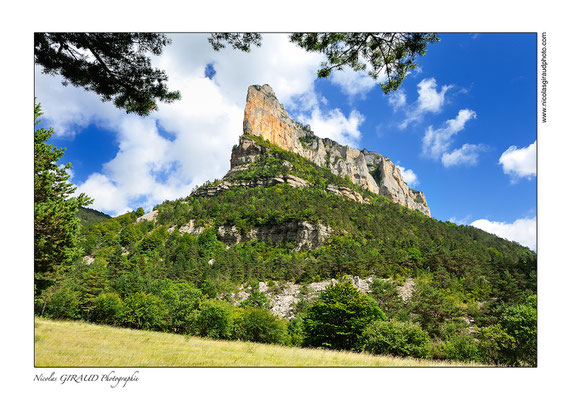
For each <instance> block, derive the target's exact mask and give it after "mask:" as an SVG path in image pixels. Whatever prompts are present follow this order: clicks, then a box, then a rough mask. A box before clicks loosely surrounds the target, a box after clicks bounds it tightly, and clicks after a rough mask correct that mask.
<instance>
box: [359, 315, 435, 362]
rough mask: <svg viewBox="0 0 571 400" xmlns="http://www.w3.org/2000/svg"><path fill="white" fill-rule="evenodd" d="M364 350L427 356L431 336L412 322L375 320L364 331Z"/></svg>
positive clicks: (404, 355) (395, 354) (394, 354)
mask: <svg viewBox="0 0 571 400" xmlns="http://www.w3.org/2000/svg"><path fill="white" fill-rule="evenodd" d="M362 340H363V350H365V351H368V352H370V353H373V354H391V355H393V356H399V357H418V358H421V357H426V356H427V355H428V350H429V343H430V338H429V336H428V333H426V332H425V331H423V330H422V328H421V327H420V325H418V324H414V323H412V322H398V321H374V322H372V323H371V324H370V325H369V326H367V328H366V329H365V330H364V332H363V337H362Z"/></svg>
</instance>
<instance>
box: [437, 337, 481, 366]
mask: <svg viewBox="0 0 571 400" xmlns="http://www.w3.org/2000/svg"><path fill="white" fill-rule="evenodd" d="M430 352H431V355H432V358H437V359H446V360H457V361H465V362H469V361H477V362H478V361H482V359H483V358H482V353H481V349H480V348H479V347H478V344H477V343H476V341H475V339H474V338H473V337H472V336H468V335H463V334H459V335H456V336H453V337H451V338H450V339H448V340H446V341H443V342H438V343H434V344H433V345H432V346H431V349H430Z"/></svg>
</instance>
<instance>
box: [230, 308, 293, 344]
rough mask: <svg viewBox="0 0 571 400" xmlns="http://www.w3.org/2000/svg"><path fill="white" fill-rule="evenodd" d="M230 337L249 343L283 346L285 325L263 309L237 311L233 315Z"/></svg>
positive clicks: (285, 335)
mask: <svg viewBox="0 0 571 400" xmlns="http://www.w3.org/2000/svg"><path fill="white" fill-rule="evenodd" d="M232 336H233V338H234V339H238V340H244V341H249V342H258V343H276V344H285V343H286V341H287V325H286V322H285V321H284V320H282V319H281V318H279V317H276V316H275V315H273V314H272V313H271V312H270V311H269V310H266V309H263V308H246V309H238V310H237V312H236V314H235V315H234V326H233V335H232Z"/></svg>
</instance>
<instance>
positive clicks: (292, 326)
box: [287, 315, 305, 347]
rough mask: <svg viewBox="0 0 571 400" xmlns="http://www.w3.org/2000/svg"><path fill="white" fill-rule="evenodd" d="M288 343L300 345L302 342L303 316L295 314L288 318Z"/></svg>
mask: <svg viewBox="0 0 571 400" xmlns="http://www.w3.org/2000/svg"><path fill="white" fill-rule="evenodd" d="M287 333H288V336H289V338H288V344H289V345H291V346H297V347H301V345H302V344H303V339H304V337H305V335H304V328H303V316H299V315H298V316H296V317H294V318H292V319H290V320H289V322H288V324H287Z"/></svg>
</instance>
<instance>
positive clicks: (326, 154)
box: [231, 85, 430, 216]
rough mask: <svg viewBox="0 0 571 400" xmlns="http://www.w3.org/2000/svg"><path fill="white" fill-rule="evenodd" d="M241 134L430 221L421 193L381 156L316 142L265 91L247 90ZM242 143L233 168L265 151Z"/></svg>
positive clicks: (255, 87)
mask: <svg viewBox="0 0 571 400" xmlns="http://www.w3.org/2000/svg"><path fill="white" fill-rule="evenodd" d="M244 134H247V135H253V136H259V137H261V138H263V139H265V140H268V141H269V142H271V143H273V144H275V145H277V146H279V147H281V148H282V149H284V150H287V151H290V152H292V153H296V154H299V155H301V156H302V157H305V158H306V159H308V160H310V161H312V162H313V163H315V164H317V165H319V166H320V167H325V168H329V169H330V170H331V171H332V172H333V173H334V174H336V175H338V176H341V177H345V176H346V177H348V178H349V179H350V180H351V181H352V182H353V183H356V184H358V185H360V186H361V187H363V188H365V189H367V190H369V191H371V192H373V193H378V194H380V195H382V196H385V197H387V198H388V199H390V200H392V201H394V202H396V203H398V204H401V205H403V206H406V207H408V208H410V209H413V210H418V211H420V212H422V213H424V214H426V215H428V216H430V209H429V208H428V205H427V203H426V198H425V197H424V194H423V193H422V192H418V191H414V190H412V189H410V188H409V187H408V185H407V184H406V183H405V182H404V180H403V178H402V175H401V173H400V170H399V169H398V168H397V167H396V166H395V165H394V164H393V163H392V162H391V161H390V160H389V159H388V158H387V157H383V156H381V155H380V154H379V153H375V152H370V151H367V150H362V151H361V150H358V149H354V148H351V147H349V146H342V145H340V144H339V143H337V142H335V141H333V140H330V139H322V138H320V137H318V136H316V135H315V134H314V133H313V132H312V131H311V129H310V127H309V126H308V125H306V126H302V125H301V124H300V123H298V122H296V121H294V120H293V119H291V118H290V117H289V115H288V113H287V111H286V110H285V109H284V107H283V106H282V105H281V104H280V103H279V101H278V99H277V98H276V95H275V94H274V91H273V90H272V88H271V87H270V86H269V85H263V86H259V85H253V86H250V87H249V88H248V96H247V99H246V108H245V110H244ZM242 139H243V137H242V138H241V140H240V145H239V146H237V147H235V149H234V151H233V152H232V159H231V165H232V168H234V167H237V166H239V165H243V164H247V163H250V162H252V161H253V160H254V159H255V157H256V155H257V154H260V153H263V152H264V151H267V150H266V149H265V148H263V146H259V145H258V144H256V143H255V142H253V141H252V140H250V141H248V140H242Z"/></svg>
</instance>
